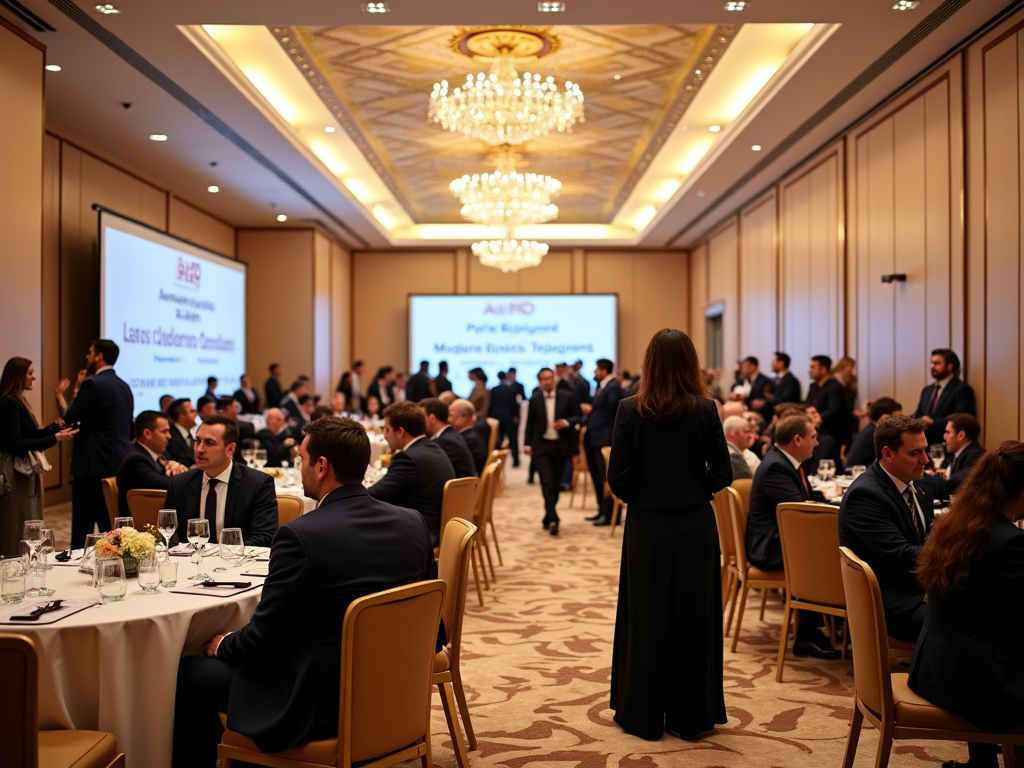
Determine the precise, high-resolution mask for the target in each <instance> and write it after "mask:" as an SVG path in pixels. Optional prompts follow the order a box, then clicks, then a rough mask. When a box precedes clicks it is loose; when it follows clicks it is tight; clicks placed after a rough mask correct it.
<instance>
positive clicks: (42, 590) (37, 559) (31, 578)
mask: <svg viewBox="0 0 1024 768" xmlns="http://www.w3.org/2000/svg"><path fill="white" fill-rule="evenodd" d="M21 560H22V562H23V563H24V564H25V594H26V595H28V596H29V597H48V596H49V595H52V594H53V592H54V590H52V589H47V588H46V568H45V565H46V564H45V563H44V562H43V555H42V552H41V548H40V547H39V546H37V545H33V544H32V542H30V541H23V542H21Z"/></svg>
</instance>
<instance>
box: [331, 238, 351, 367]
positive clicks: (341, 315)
mask: <svg viewBox="0 0 1024 768" xmlns="http://www.w3.org/2000/svg"><path fill="white" fill-rule="evenodd" d="M351 364H352V254H350V253H349V252H348V250H346V249H345V248H344V247H343V246H341V245H340V244H339V243H336V242H332V243H331V381H332V382H334V386H337V384H338V382H339V381H340V380H341V374H342V373H344V372H345V371H347V370H349V366H350V365H351Z"/></svg>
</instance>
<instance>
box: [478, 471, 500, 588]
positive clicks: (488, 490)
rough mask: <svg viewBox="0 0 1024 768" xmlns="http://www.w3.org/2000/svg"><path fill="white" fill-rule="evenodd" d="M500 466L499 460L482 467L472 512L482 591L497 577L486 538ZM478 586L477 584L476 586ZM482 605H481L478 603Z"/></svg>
mask: <svg viewBox="0 0 1024 768" xmlns="http://www.w3.org/2000/svg"><path fill="white" fill-rule="evenodd" d="M501 464H502V462H501V461H500V460H496V461H492V462H489V463H488V464H487V466H486V467H484V471H483V474H482V475H481V476H480V487H479V489H478V491H477V494H476V507H475V509H474V510H473V522H474V523H475V524H476V527H477V528H479V529H480V530H479V531H477V537H476V547H475V552H476V554H475V555H474V557H475V558H476V559H477V560H479V564H480V569H481V570H483V574H484V589H490V588H491V581H495V582H497V580H498V577H497V576H496V575H495V573H494V561H493V560H492V559H491V543H490V541H489V539H488V538H487V529H488V527H489V526H490V523H491V515H492V514H493V510H494V491H495V489H496V488H497V485H498V480H499V478H500V476H501ZM481 549H482V550H483V555H481V554H480V550H481ZM485 557H486V558H487V565H486V567H485V566H484V558H485ZM488 570H490V580H489V579H488V577H487V572H488ZM478 575H479V574H478V573H477V566H476V560H474V565H473V576H474V577H477V576H478ZM477 585H478V586H479V582H478V584H477ZM480 604H481V605H483V603H482V602H481V603H480Z"/></svg>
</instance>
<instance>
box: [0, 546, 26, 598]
mask: <svg viewBox="0 0 1024 768" xmlns="http://www.w3.org/2000/svg"><path fill="white" fill-rule="evenodd" d="M0 598H2V599H3V601H4V602H5V603H7V604H8V605H13V604H14V603H20V602H21V601H22V600H24V599H25V563H24V562H23V561H22V560H21V558H20V557H19V558H16V559H14V560H7V561H5V562H4V563H3V574H2V576H0Z"/></svg>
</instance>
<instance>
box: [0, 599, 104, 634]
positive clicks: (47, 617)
mask: <svg viewBox="0 0 1024 768" xmlns="http://www.w3.org/2000/svg"><path fill="white" fill-rule="evenodd" d="M51 599H52V598H49V597H46V598H43V599H41V600H33V601H32V602H27V601H24V602H20V603H17V604H16V605H5V606H2V607H0V624H10V625H14V626H20V627H38V626H39V625H40V624H53V623H55V622H58V621H60V620H61V619H66V618H67V617H68V616H72V615H74V614H76V613H78V612H79V611H84V610H85V609H86V608H92V607H93V606H94V605H99V603H96V602H92V601H90V600H65V601H64V602H63V604H62V605H61V609H60V610H59V611H51V612H50V613H44V614H43V615H42V616H40V617H39V618H38V619H36V620H35V621H11V616H28V615H29V614H30V613H32V611H34V610H35V609H36V608H38V607H39V606H40V605H41V604H43V603H48V602H50V600H51Z"/></svg>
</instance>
